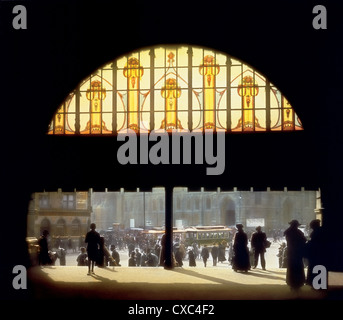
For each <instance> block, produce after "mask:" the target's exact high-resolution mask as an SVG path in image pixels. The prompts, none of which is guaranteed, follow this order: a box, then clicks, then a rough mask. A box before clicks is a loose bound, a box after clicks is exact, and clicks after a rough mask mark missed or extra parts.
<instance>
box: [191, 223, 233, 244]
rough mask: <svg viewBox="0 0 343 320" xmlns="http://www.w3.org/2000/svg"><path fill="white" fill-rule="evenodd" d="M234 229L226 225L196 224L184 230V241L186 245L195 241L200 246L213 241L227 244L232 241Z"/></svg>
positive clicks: (213, 242)
mask: <svg viewBox="0 0 343 320" xmlns="http://www.w3.org/2000/svg"><path fill="white" fill-rule="evenodd" d="M233 234H234V229H232V228H229V227H226V226H196V227H189V228H186V229H185V230H184V241H185V244H186V245H187V246H191V245H192V244H194V243H196V244H198V245H200V246H203V245H205V244H206V245H213V244H215V243H217V244H219V243H222V244H223V243H225V244H228V243H229V242H231V241H232V238H233Z"/></svg>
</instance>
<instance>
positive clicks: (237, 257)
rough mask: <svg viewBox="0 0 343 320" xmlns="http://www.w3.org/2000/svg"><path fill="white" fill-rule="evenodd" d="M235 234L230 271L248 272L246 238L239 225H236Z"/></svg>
mask: <svg viewBox="0 0 343 320" xmlns="http://www.w3.org/2000/svg"><path fill="white" fill-rule="evenodd" d="M236 228H237V232H236V233H235V236H234V239H233V253H234V255H233V259H232V269H233V270H234V271H238V270H241V271H244V272H248V270H250V259H249V249H248V236H247V234H246V233H245V232H244V230H243V225H242V224H241V223H238V224H236Z"/></svg>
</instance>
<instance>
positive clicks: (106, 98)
mask: <svg viewBox="0 0 343 320" xmlns="http://www.w3.org/2000/svg"><path fill="white" fill-rule="evenodd" d="M125 129H131V130H134V131H135V132H137V133H138V132H149V131H152V130H167V131H170V130H179V131H184V130H189V131H203V130H205V129H212V130H214V131H218V130H221V131H226V132H256V131H294V130H302V129H303V127H302V124H301V122H300V120H299V118H298V116H297V115H296V114H295V112H294V110H293V108H292V106H291V104H290V102H289V101H288V100H287V98H286V97H285V96H284V95H283V94H282V93H281V92H280V90H279V89H278V88H276V87H275V85H274V84H273V83H271V82H270V81H269V80H268V79H267V78H266V77H265V76H263V75H262V74H261V73H260V72H258V71H257V70H255V69H254V68H252V67H251V66H249V65H247V64H245V63H243V62H242V61H239V60H238V59H236V58H234V57H232V56H230V55H228V54H225V53H223V52H219V51H216V50H212V49H207V48H201V47H196V46H190V45H179V46H154V47H150V48H143V49H141V50H137V51H134V52H132V53H130V54H128V55H124V56H121V57H119V58H117V59H115V60H113V61H110V62H108V63H107V64H105V65H103V66H102V67H100V68H99V69H97V70H95V71H94V72H93V73H92V74H91V75H90V76H88V77H87V78H85V79H83V80H82V81H81V82H80V83H79V85H78V86H77V87H76V88H75V89H74V90H73V91H72V92H70V94H69V95H68V96H67V97H66V99H65V100H64V101H63V103H62V104H61V105H60V106H59V108H58V110H57V112H56V113H55V115H54V116H53V119H52V121H51V123H50V125H49V128H48V134H53V135H75V134H77V135H99V134H103V135H115V134H117V133H118V131H120V130H125Z"/></svg>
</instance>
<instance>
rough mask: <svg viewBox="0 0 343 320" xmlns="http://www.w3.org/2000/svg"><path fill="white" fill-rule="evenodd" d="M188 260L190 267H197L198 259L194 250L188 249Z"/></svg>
mask: <svg viewBox="0 0 343 320" xmlns="http://www.w3.org/2000/svg"><path fill="white" fill-rule="evenodd" d="M188 260H189V266H190V267H196V265H197V264H196V261H195V254H194V251H193V250H189V251H188Z"/></svg>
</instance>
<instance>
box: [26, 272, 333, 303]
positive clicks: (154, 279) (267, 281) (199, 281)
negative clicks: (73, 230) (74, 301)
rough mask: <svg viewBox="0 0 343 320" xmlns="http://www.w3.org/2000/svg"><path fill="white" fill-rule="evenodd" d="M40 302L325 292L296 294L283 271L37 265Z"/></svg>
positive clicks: (321, 294)
mask: <svg viewBox="0 0 343 320" xmlns="http://www.w3.org/2000/svg"><path fill="white" fill-rule="evenodd" d="M28 274H29V284H30V286H31V289H32V292H33V297H34V298H35V299H49V298H51V299H56V298H60V299H67V298H80V299H115V300H118V299H123V300H128V299H137V300H141V299H144V300H164V299H167V300H168V299H171V300H175V299H176V300H180V299H181V300H182V299H184V300H197V299H208V300H251V299H252V300H255V299H257V300H261V299H262V300H284V299H324V298H325V297H326V293H325V291H323V290H314V289H312V288H311V287H309V286H304V287H302V288H301V289H300V290H298V291H292V290H290V288H289V287H288V286H287V285H286V283H285V270H284V269H271V270H261V269H254V270H252V271H249V272H248V273H240V272H234V271H233V270H232V269H230V268H205V267H196V268H191V267H185V268H175V269H173V270H165V269H164V268H162V267H156V268H154V267H144V268H142V267H115V268H113V267H106V268H95V274H94V275H87V267H76V266H74V267H62V266H54V267H45V268H40V267H35V268H31V269H30V270H29V272H28Z"/></svg>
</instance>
